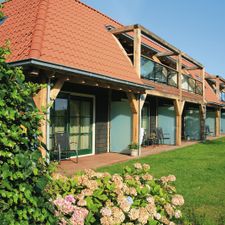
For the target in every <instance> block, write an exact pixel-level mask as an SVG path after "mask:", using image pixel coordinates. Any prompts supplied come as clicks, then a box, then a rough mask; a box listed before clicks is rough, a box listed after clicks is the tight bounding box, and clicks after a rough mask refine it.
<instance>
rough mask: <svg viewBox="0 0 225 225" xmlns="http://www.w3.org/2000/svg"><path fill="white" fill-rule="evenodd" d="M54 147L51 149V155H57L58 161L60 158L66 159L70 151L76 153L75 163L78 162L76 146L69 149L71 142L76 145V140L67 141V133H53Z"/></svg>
mask: <svg viewBox="0 0 225 225" xmlns="http://www.w3.org/2000/svg"><path fill="white" fill-rule="evenodd" d="M54 136H55V143H54V144H55V148H54V149H53V150H52V151H51V153H52V155H53V156H55V155H57V159H58V161H61V160H62V159H68V158H69V157H70V154H71V153H75V154H76V163H78V150H77V148H76V147H74V149H71V148H70V146H71V144H74V145H75V146H76V145H77V143H76V142H70V141H69V134H68V133H55V135H54Z"/></svg>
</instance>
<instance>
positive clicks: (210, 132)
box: [205, 125, 213, 137]
mask: <svg viewBox="0 0 225 225" xmlns="http://www.w3.org/2000/svg"><path fill="white" fill-rule="evenodd" d="M210 134H213V132H212V131H211V130H210V127H209V125H205V136H206V137H207V136H208V135H210Z"/></svg>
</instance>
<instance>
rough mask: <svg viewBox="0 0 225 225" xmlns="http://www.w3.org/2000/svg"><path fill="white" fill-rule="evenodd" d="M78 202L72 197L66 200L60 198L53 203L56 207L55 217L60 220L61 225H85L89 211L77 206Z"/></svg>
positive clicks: (68, 196)
mask: <svg viewBox="0 0 225 225" xmlns="http://www.w3.org/2000/svg"><path fill="white" fill-rule="evenodd" d="M75 203H76V200H75V198H74V197H73V196H72V195H67V196H66V197H65V198H62V197H58V198H57V199H56V200H54V201H53V204H54V205H55V206H56V209H57V210H56V211H55V215H56V216H57V217H58V218H59V220H60V225H66V224H71V225H84V221H85V218H86V217H87V215H88V210H87V209H85V208H81V207H78V206H76V205H75Z"/></svg>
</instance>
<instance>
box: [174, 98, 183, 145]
mask: <svg viewBox="0 0 225 225" xmlns="http://www.w3.org/2000/svg"><path fill="white" fill-rule="evenodd" d="M184 104H185V102H184V101H179V100H174V108H175V111H176V145H178V146H180V145H181V133H182V113H183V109H184Z"/></svg>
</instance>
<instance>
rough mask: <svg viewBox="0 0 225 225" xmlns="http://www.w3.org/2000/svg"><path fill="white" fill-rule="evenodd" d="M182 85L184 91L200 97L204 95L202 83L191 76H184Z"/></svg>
mask: <svg viewBox="0 0 225 225" xmlns="http://www.w3.org/2000/svg"><path fill="white" fill-rule="evenodd" d="M181 83H182V84H181V88H182V90H184V91H188V92H191V93H194V94H198V95H202V94H203V84H202V82H201V81H199V80H196V79H194V78H192V77H191V76H189V75H185V74H182V79H181Z"/></svg>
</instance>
